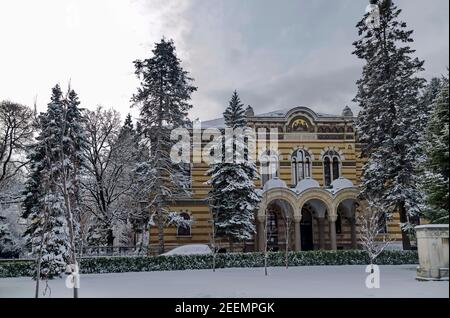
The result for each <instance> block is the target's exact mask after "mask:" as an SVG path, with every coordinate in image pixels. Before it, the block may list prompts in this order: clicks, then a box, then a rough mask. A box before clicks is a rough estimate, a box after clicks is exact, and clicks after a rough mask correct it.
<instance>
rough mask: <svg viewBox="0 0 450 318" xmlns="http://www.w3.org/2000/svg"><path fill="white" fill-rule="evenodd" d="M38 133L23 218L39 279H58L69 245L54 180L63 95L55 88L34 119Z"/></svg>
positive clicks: (62, 202) (32, 154)
mask: <svg viewBox="0 0 450 318" xmlns="http://www.w3.org/2000/svg"><path fill="white" fill-rule="evenodd" d="M38 121H39V126H40V129H41V131H40V133H39V136H38V137H37V142H36V144H35V145H34V146H33V147H32V150H31V152H30V154H29V160H30V163H31V174H30V176H29V178H28V180H27V183H26V189H25V195H26V198H25V201H24V213H23V217H24V218H28V219H29V220H30V224H29V226H28V227H27V230H26V231H25V235H27V242H28V245H29V246H30V247H31V249H32V252H33V254H35V255H36V256H38V257H40V260H38V262H39V261H40V262H41V264H40V276H41V278H44V279H48V278H53V277H54V276H60V275H61V273H63V272H64V270H65V267H66V265H67V264H69V260H70V254H69V251H70V242H69V236H68V228H67V219H66V213H65V210H64V198H63V197H62V195H61V192H60V191H59V189H58V182H57V180H58V179H60V176H61V170H60V169H59V167H57V164H55V163H56V162H58V158H59V157H60V153H61V142H62V138H63V134H62V133H61V127H63V96H62V92H61V89H60V87H59V85H56V86H55V87H54V88H53V90H52V96H51V102H50V103H49V104H48V108H47V112H46V113H44V114H41V115H40V116H39V118H38Z"/></svg>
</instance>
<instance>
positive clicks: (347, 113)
mask: <svg viewBox="0 0 450 318" xmlns="http://www.w3.org/2000/svg"><path fill="white" fill-rule="evenodd" d="M342 116H344V117H353V112H352V110H351V109H350V107H348V106H345V108H344V110H343V111H342Z"/></svg>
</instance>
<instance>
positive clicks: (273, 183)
mask: <svg viewBox="0 0 450 318" xmlns="http://www.w3.org/2000/svg"><path fill="white" fill-rule="evenodd" d="M276 188H287V185H286V182H284V181H283V180H281V179H279V178H277V177H275V178H273V179H270V180H269V181H267V182H266V184H265V185H264V192H265V191H269V190H271V189H276Z"/></svg>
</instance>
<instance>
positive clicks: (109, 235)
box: [106, 229, 114, 256]
mask: <svg viewBox="0 0 450 318" xmlns="http://www.w3.org/2000/svg"><path fill="white" fill-rule="evenodd" d="M106 242H107V244H108V252H109V253H110V254H111V256H113V254H114V247H113V246H114V233H113V230H112V229H108V233H107V234H106Z"/></svg>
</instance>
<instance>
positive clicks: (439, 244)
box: [416, 224, 449, 280]
mask: <svg viewBox="0 0 450 318" xmlns="http://www.w3.org/2000/svg"><path fill="white" fill-rule="evenodd" d="M416 236H417V251H418V253H419V266H418V267H417V280H448V252H449V246H448V236H449V235H448V224H442V225H441V224H437V225H421V226H417V227H416Z"/></svg>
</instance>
